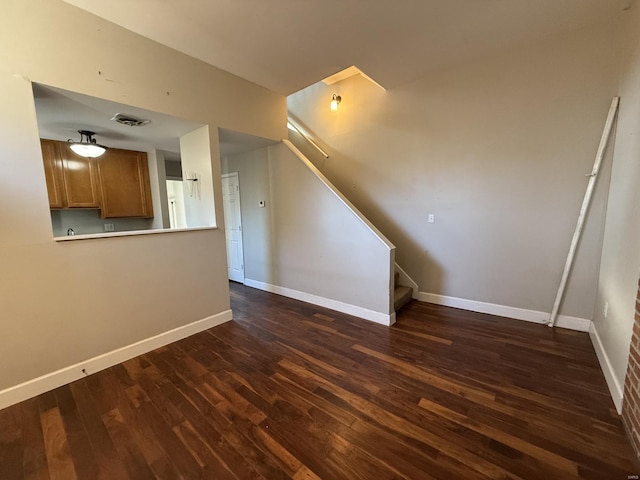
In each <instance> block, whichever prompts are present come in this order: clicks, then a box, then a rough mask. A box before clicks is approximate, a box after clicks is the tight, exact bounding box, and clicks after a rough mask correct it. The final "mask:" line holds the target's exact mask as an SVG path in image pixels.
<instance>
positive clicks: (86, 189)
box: [40, 140, 153, 218]
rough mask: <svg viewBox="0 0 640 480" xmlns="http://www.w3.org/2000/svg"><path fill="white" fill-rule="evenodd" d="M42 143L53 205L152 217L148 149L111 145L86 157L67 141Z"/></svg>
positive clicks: (112, 215) (108, 214)
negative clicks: (133, 149) (94, 156)
mask: <svg viewBox="0 0 640 480" xmlns="http://www.w3.org/2000/svg"><path fill="white" fill-rule="evenodd" d="M40 144H41V147H42V158H43V160H44V172H45V177H46V180H47V191H48V194H49V206H50V208H51V209H59V208H63V209H64V208H99V209H100V210H101V217H102V218H123V217H138V218H153V204H152V201H151V184H150V181H149V168H148V165H147V154H146V153H144V152H136V151H132V150H119V149H116V148H110V149H108V150H107V151H106V152H105V153H104V154H103V155H102V156H100V157H97V158H85V157H81V156H79V155H76V154H75V153H73V151H72V150H71V149H70V148H69V146H68V145H67V143H66V142H59V141H55V140H40Z"/></svg>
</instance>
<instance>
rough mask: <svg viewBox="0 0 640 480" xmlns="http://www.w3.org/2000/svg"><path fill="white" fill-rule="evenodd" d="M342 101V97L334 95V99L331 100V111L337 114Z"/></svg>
mask: <svg viewBox="0 0 640 480" xmlns="http://www.w3.org/2000/svg"><path fill="white" fill-rule="evenodd" d="M341 101H342V97H341V96H340V95H336V94H335V93H334V94H333V98H332V99H331V111H332V112H337V111H338V105H339V104H340V102H341Z"/></svg>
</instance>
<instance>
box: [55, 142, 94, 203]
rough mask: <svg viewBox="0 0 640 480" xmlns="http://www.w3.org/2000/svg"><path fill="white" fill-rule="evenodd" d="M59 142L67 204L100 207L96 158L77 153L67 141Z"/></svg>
mask: <svg viewBox="0 0 640 480" xmlns="http://www.w3.org/2000/svg"><path fill="white" fill-rule="evenodd" d="M57 143H58V148H59V150H60V155H61V157H62V176H63V178H64V193H65V197H66V205H65V206H66V207H68V208H100V197H99V194H98V172H97V169H96V166H95V159H94V158H86V157H81V156H80V155H76V154H75V153H74V152H73V150H71V149H70V148H69V145H67V143H66V142H57Z"/></svg>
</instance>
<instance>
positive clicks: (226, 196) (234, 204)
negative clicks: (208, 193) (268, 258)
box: [222, 172, 244, 283]
mask: <svg viewBox="0 0 640 480" xmlns="http://www.w3.org/2000/svg"><path fill="white" fill-rule="evenodd" d="M222 204H223V206H224V232H225V236H226V239H227V267H228V269H229V280H233V281H235V282H242V283H244V254H243V251H242V217H241V214H240V183H239V182H238V173H237V172H234V173H227V174H225V175H222Z"/></svg>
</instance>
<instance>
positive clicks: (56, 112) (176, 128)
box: [33, 83, 202, 154]
mask: <svg viewBox="0 0 640 480" xmlns="http://www.w3.org/2000/svg"><path fill="white" fill-rule="evenodd" d="M33 96H34V100H35V106H36V114H37V118H38V129H39V131H40V137H41V138H47V139H51V140H61V141H66V140H68V139H73V140H80V134H79V133H78V130H90V131H92V132H95V139H96V141H97V142H98V143H100V144H102V145H105V146H107V147H111V148H121V149H124V150H139V151H149V150H152V149H157V150H163V151H167V152H170V153H174V154H179V152H180V137H181V136H183V135H184V134H186V133H189V132H191V131H193V130H195V129H197V128H199V127H201V126H202V125H201V124H199V123H196V122H190V121H187V120H184V119H181V118H176V117H172V116H170V115H165V114H162V113H157V112H152V111H149V110H144V109H141V108H136V107H132V106H130V105H124V104H121V103H117V102H111V101H109V100H103V99H100V98H96V97H91V96H88V95H82V94H80V93H75V92H70V91H68V90H63V89H60V88H55V87H51V86H46V85H42V84H38V83H34V84H33ZM116 113H123V114H126V115H130V116H133V117H138V118H143V119H148V120H150V121H151V122H150V123H149V124H148V125H145V126H142V127H130V126H127V125H122V124H120V123H117V122H115V121H112V120H111V118H112V117H113V116H114V115H115V114H116Z"/></svg>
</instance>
